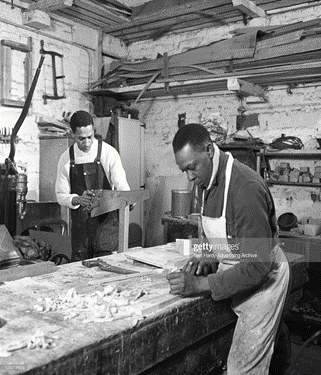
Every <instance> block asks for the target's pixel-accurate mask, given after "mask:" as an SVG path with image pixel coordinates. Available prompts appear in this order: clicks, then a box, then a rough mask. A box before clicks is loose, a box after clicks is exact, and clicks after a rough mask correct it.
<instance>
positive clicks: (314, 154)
mask: <svg viewBox="0 0 321 375" xmlns="http://www.w3.org/2000/svg"><path fill="white" fill-rule="evenodd" d="M260 156H263V157H267V158H269V157H270V158H276V159H277V158H282V159H314V158H315V159H318V158H320V159H321V150H320V151H316V150H311V151H302V150H291V151H289V152H284V151H280V152H278V151H271V152H270V151H267V152H260Z"/></svg>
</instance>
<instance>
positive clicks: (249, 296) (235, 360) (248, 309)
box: [201, 154, 289, 375]
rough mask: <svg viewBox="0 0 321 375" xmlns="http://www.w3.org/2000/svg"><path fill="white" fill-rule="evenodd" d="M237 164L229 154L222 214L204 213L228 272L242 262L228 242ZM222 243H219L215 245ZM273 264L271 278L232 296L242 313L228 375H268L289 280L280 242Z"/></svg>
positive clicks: (217, 253) (236, 309)
mask: <svg viewBox="0 0 321 375" xmlns="http://www.w3.org/2000/svg"><path fill="white" fill-rule="evenodd" d="M232 167H233V156H232V155H231V154H229V158H228V162H227V166H226V172H225V190H224V202H223V211H222V216H221V217H219V218H212V217H208V216H203V205H204V195H203V204H202V212H201V214H202V215H201V217H202V227H203V231H204V233H205V235H206V237H207V240H208V242H209V243H210V244H212V245H213V247H212V248H213V249H214V250H213V251H214V252H215V254H213V255H215V256H216V258H217V260H218V262H219V266H218V270H217V272H224V271H225V270H227V269H229V268H230V267H233V266H234V265H235V264H237V263H238V262H239V260H238V259H235V258H233V256H231V252H230V251H229V246H228V241H227V230H226V205H227V194H228V189H229V184H230V179H231V172H232ZM217 243H218V244H219V246H215V245H217ZM272 260H273V261H272V264H274V267H273V268H272V270H271V271H270V272H269V274H268V277H267V280H266V281H265V282H264V284H263V285H262V286H260V287H259V288H256V290H254V291H253V290H252V291H249V292H248V293H240V294H237V295H235V296H233V297H232V298H231V302H232V304H231V306H232V309H233V311H234V312H235V314H236V315H237V316H238V319H237V323H236V326H235V330H234V335H233V341H232V345H231V348H230V352H229V356H228V361H227V375H245V374H251V375H268V373H269V365H270V361H271V357H272V354H273V349H274V341H275V336H276V333H277V329H278V327H279V323H280V319H281V315H282V311H283V307H284V303H285V298H286V294H287V289H288V283H289V265H288V263H287V259H286V257H285V255H284V253H283V251H282V249H281V248H280V247H279V245H276V246H275V247H274V248H273V250H272Z"/></svg>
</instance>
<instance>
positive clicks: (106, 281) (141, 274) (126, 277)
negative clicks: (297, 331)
mask: <svg viewBox="0 0 321 375" xmlns="http://www.w3.org/2000/svg"><path fill="white" fill-rule="evenodd" d="M158 273H159V270H150V271H143V272H139V273H131V274H128V275H119V276H112V277H108V278H105V279H97V280H89V281H88V285H104V284H110V283H115V282H117V281H125V280H129V279H137V278H138V277H145V276H151V275H155V274H158Z"/></svg>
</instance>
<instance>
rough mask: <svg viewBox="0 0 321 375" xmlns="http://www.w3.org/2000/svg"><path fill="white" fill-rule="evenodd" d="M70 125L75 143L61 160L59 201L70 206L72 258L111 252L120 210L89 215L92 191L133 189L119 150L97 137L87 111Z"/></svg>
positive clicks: (114, 242) (57, 191) (58, 188)
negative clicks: (93, 215)
mask: <svg viewBox="0 0 321 375" xmlns="http://www.w3.org/2000/svg"><path fill="white" fill-rule="evenodd" d="M70 127H71V129H72V131H73V133H74V135H75V140H76V143H75V144H74V145H73V146H71V147H70V148H69V149H68V150H66V151H65V152H64V153H63V154H62V155H61V156H60V159H59V162H58V169H57V179H56V195H57V200H58V203H59V204H60V205H62V206H66V207H69V208H70V209H71V221H72V226H71V241H72V257H71V258H72V261H79V260H83V259H88V258H92V257H94V256H101V255H107V254H111V253H112V252H113V251H116V250H117V247H118V211H112V212H108V213H106V214H103V215H100V216H97V217H95V218H91V217H90V212H89V207H90V206H91V204H92V199H93V192H92V190H97V189H107V190H113V188H116V189H117V190H130V187H129V185H128V183H127V179H126V173H125V170H124V168H123V166H122V163H121V159H120V156H119V154H118V152H117V150H116V149H115V148H114V147H112V146H110V145H109V144H107V143H105V142H102V141H101V140H97V139H96V138H95V137H94V122H93V119H92V117H91V115H90V114H89V113H88V112H86V111H77V112H75V113H74V114H73V115H72V117H71V119H70Z"/></svg>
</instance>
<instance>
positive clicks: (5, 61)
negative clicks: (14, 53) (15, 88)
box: [1, 45, 11, 105]
mask: <svg viewBox="0 0 321 375" xmlns="http://www.w3.org/2000/svg"><path fill="white" fill-rule="evenodd" d="M1 81H2V84H1V86H2V89H1V100H6V99H10V97H11V48H10V47H7V46H4V45H1ZM4 105H5V104H4Z"/></svg>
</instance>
